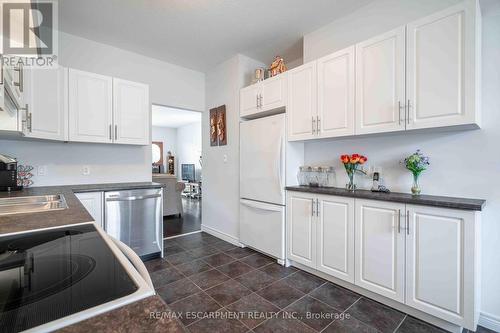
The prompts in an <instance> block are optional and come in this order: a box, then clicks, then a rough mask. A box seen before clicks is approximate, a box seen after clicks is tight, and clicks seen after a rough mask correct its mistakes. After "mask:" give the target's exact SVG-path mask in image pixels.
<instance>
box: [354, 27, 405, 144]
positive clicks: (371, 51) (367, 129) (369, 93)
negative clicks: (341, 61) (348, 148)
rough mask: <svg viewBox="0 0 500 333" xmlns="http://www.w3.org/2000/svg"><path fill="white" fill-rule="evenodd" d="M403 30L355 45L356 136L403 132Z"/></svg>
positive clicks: (403, 28)
mask: <svg viewBox="0 0 500 333" xmlns="http://www.w3.org/2000/svg"><path fill="white" fill-rule="evenodd" d="M404 69H405V27H401V28H398V29H396V30H393V31H390V32H387V33H385V34H383V35H380V36H377V37H375V38H372V39H369V40H367V41H364V42H362V43H359V44H357V45H356V134H368V133H379V132H393V131H402V130H404V129H405V123H404V119H403V118H404V110H403V109H404V108H403V106H404V104H405V71H404Z"/></svg>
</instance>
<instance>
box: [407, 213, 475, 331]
mask: <svg viewBox="0 0 500 333" xmlns="http://www.w3.org/2000/svg"><path fill="white" fill-rule="evenodd" d="M407 210H408V219H409V229H408V230H407V260H406V279H407V281H406V304H407V305H409V306H412V307H414V308H416V309H419V310H421V311H425V312H427V313H429V314H432V315H434V316H436V317H438V318H441V319H444V320H447V321H449V322H452V323H455V324H457V325H460V326H464V327H467V328H470V329H474V328H475V320H474V312H475V310H476V309H475V308H474V304H475V303H474V298H475V297H477V296H478V295H477V290H476V289H475V287H474V286H475V285H476V286H477V285H478V282H479V281H475V279H477V276H476V275H475V274H476V273H477V272H478V270H479V269H478V266H477V265H478V263H477V262H475V260H476V259H477V257H475V256H474V253H477V250H476V246H478V245H479V244H476V243H475V242H476V240H475V235H477V234H478V232H477V230H476V228H477V225H478V221H476V216H475V214H477V213H475V212H470V211H460V210H451V209H442V208H434V207H425V206H413V205H407Z"/></svg>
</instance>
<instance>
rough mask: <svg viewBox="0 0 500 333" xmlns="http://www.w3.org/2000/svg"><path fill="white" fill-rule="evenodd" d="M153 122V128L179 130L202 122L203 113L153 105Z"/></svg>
mask: <svg viewBox="0 0 500 333" xmlns="http://www.w3.org/2000/svg"><path fill="white" fill-rule="evenodd" d="M151 122H152V124H153V126H158V127H170V128H179V127H182V126H186V125H189V124H193V123H199V122H201V113H200V112H195V111H188V110H182V109H176V108H171V107H166V106H160V105H153V107H152V117H151Z"/></svg>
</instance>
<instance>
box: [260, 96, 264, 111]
mask: <svg viewBox="0 0 500 333" xmlns="http://www.w3.org/2000/svg"><path fill="white" fill-rule="evenodd" d="M259 96H260V107H261V108H262V106H263V105H264V103H263V100H264V97H263V96H262V94H259Z"/></svg>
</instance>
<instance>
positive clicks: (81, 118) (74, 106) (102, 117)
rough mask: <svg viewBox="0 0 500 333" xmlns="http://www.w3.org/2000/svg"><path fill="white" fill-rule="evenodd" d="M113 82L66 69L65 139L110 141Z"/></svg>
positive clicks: (92, 74)
mask: <svg viewBox="0 0 500 333" xmlns="http://www.w3.org/2000/svg"><path fill="white" fill-rule="evenodd" d="M112 120H113V79H112V78H111V77H109V76H104V75H98V74H94V73H88V72H82V71H78V70H75V69H71V68H70V69H69V139H70V141H80V142H103V143H109V142H112V141H113V137H112Z"/></svg>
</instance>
